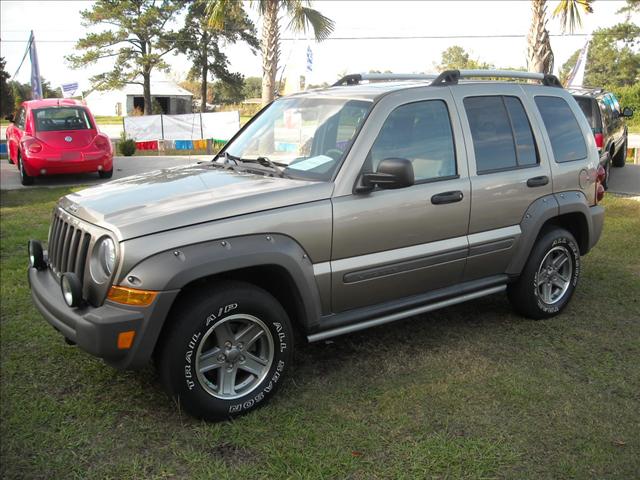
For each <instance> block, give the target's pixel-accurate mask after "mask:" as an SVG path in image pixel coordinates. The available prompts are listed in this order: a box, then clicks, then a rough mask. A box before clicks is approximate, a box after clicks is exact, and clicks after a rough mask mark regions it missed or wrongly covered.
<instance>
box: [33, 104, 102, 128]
mask: <svg viewBox="0 0 640 480" xmlns="http://www.w3.org/2000/svg"><path fill="white" fill-rule="evenodd" d="M33 116H34V118H35V121H36V130H37V131H39V132H55V131H60V130H88V129H90V128H91V122H90V121H89V117H88V116H87V111H86V110H85V109H84V108H80V107H53V108H42V109H39V110H34V111H33Z"/></svg>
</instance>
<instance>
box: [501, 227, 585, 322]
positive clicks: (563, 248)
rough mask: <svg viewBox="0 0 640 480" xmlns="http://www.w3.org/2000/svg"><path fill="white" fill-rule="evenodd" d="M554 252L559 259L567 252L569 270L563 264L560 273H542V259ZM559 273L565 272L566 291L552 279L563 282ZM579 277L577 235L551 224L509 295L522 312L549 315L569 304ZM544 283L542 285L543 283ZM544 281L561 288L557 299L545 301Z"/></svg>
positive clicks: (551, 287) (519, 311) (532, 315)
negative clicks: (575, 236)
mask: <svg viewBox="0 0 640 480" xmlns="http://www.w3.org/2000/svg"><path fill="white" fill-rule="evenodd" d="M552 250H553V251H552ZM555 254H558V257H557V258H560V256H561V255H565V254H566V257H567V258H566V259H565V263H567V262H570V267H571V271H570V273H566V270H564V269H565V268H566V267H564V266H563V267H562V268H563V272H562V273H560V272H557V273H556V274H551V275H550V274H549V272H548V271H547V270H546V269H545V270H543V271H542V272H540V270H541V266H542V262H543V261H545V260H547V259H551V260H552V259H553V258H554V257H553V255H555ZM563 265H564V264H563ZM558 274H559V275H563V274H564V276H565V277H566V278H567V279H568V284H567V285H566V290H564V291H563V290H562V289H561V288H560V287H558V286H556V285H555V284H553V285H552V282H555V281H561V280H560V279H561V278H562V277H560V276H559V275H558ZM579 277H580V249H579V248H578V244H577V242H576V240H575V238H573V235H571V233H570V232H568V231H567V230H564V229H562V228H557V227H552V228H549V229H546V230H544V231H543V232H542V233H541V234H540V237H539V238H538V240H537V241H536V243H535V245H534V246H533V249H532V251H531V254H530V255H529V259H528V260H527V263H526V265H525V267H524V269H523V270H522V274H521V275H520V277H519V278H518V280H517V281H516V282H514V283H512V284H510V285H509V287H508V289H507V295H508V297H509V301H510V302H511V305H512V306H513V308H514V309H515V310H516V311H517V312H518V313H520V314H521V315H524V316H525V317H529V318H533V319H542V318H550V317H554V316H556V315H558V314H559V313H560V312H561V311H562V310H563V309H564V308H565V307H566V306H567V304H568V303H569V300H571V296H572V295H573V292H574V291H575V288H576V285H577V284H578V278H579ZM547 280H548V281H547ZM541 284H542V286H540V285H541ZM544 284H547V285H551V286H550V287H549V292H551V291H552V290H551V289H558V290H559V291H557V292H556V294H557V295H558V296H557V298H556V299H554V301H552V302H547V301H545V300H544V298H543V296H544V293H541V291H540V289H541V288H542V289H544V288H545V285H544Z"/></svg>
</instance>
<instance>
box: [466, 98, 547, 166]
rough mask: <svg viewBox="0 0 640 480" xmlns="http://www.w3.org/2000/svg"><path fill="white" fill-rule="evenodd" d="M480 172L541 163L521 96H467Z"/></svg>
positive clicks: (467, 109) (470, 123)
mask: <svg viewBox="0 0 640 480" xmlns="http://www.w3.org/2000/svg"><path fill="white" fill-rule="evenodd" d="M464 108H465V111H466V113H467V118H468V120H469V127H470V128H471V137H472V139H473V150H474V152H475V157H476V170H477V173H478V174H484V173H491V172H496V171H502V170H508V169H515V168H521V167H528V166H533V165H537V164H538V154H537V150H536V145H535V141H534V137H533V133H532V131H531V125H530V123H529V119H528V118H527V114H526V113H525V111H524V107H523V106H522V103H521V102H520V99H518V98H517V97H511V96H500V95H496V96H482V97H467V98H465V99H464Z"/></svg>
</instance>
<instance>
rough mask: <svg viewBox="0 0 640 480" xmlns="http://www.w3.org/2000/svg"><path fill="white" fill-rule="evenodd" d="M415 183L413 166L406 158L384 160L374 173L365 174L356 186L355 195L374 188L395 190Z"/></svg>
mask: <svg viewBox="0 0 640 480" xmlns="http://www.w3.org/2000/svg"><path fill="white" fill-rule="evenodd" d="M414 183H415V177H414V175H413V165H412V164H411V162H410V161H409V160H407V159H406V158H385V159H384V160H382V161H381V162H380V164H379V165H378V170H377V171H376V172H365V173H363V174H362V176H361V177H360V180H359V182H358V185H357V186H356V189H355V191H356V193H364V192H370V191H371V190H373V189H374V188H375V187H380V188H382V189H395V188H404V187H410V186H411V185H413V184H414Z"/></svg>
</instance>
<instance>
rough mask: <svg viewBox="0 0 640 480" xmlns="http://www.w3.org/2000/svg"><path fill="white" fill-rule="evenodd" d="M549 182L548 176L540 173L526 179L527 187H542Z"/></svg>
mask: <svg viewBox="0 0 640 480" xmlns="http://www.w3.org/2000/svg"><path fill="white" fill-rule="evenodd" d="M547 183H549V177H547V176H546V175H542V176H540V177H533V178H530V179H529V180H527V187H542V186H544V185H546V184H547Z"/></svg>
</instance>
